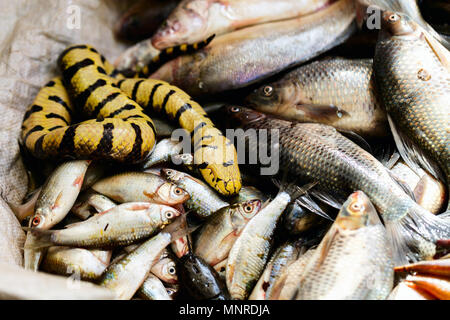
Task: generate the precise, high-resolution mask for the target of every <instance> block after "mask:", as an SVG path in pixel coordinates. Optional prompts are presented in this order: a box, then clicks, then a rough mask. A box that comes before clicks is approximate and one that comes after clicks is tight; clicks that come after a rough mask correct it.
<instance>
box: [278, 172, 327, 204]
mask: <svg viewBox="0 0 450 320" xmlns="http://www.w3.org/2000/svg"><path fill="white" fill-rule="evenodd" d="M286 176H287V170H286V171H284V173H283V180H282V182H281V183H280V182H279V180H277V179H272V182H273V184H274V185H276V186H277V187H278V188H279V189H280V190H279V191H278V193H281V192H286V193H288V194H289V195H290V197H291V199H292V200H294V199H297V198H298V197H300V196H302V195H304V194H306V193H307V192H308V191H309V190H310V189H312V188H314V186H315V185H316V184H317V183H318V181H314V182H310V183H307V184H305V185H303V186H301V187H300V186H297V185H296V184H294V183H287V182H286V180H287V178H286Z"/></svg>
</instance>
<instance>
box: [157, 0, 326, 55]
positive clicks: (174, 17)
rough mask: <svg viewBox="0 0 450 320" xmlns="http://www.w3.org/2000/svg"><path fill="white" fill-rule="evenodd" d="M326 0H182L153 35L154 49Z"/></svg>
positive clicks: (289, 14) (304, 10)
mask: <svg viewBox="0 0 450 320" xmlns="http://www.w3.org/2000/svg"><path fill="white" fill-rule="evenodd" d="M330 2H331V1H329V0H300V1H299V0H279V1H277V3H276V5H274V3H273V1H271V0H245V1H243V0H231V1H214V0H206V1H205V0H184V1H182V2H181V3H180V4H179V5H178V7H177V8H176V9H175V10H174V11H173V12H172V13H171V14H170V16H169V17H168V18H167V20H166V21H165V22H164V23H163V24H162V25H161V26H160V27H159V29H158V31H157V32H156V33H155V34H154V35H153V37H152V44H153V45H154V46H155V48H157V49H160V50H162V49H165V48H168V47H173V46H176V45H180V44H183V43H195V42H198V41H201V40H203V39H206V38H208V37H209V36H211V35H213V34H215V35H217V36H218V35H221V34H224V33H228V32H231V31H233V30H236V29H240V28H244V27H247V26H252V25H255V24H260V23H264V22H270V21H278V20H285V19H289V18H294V17H298V16H303V15H307V14H310V13H312V12H315V11H317V10H319V9H321V8H323V7H325V6H327V5H328V4H329V3H330Z"/></svg>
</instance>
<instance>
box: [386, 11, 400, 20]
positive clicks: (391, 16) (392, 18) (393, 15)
mask: <svg viewBox="0 0 450 320" xmlns="http://www.w3.org/2000/svg"><path fill="white" fill-rule="evenodd" d="M399 19H400V17H399V16H398V15H397V14H395V13H394V14H391V15H390V16H389V18H388V20H389V22H397V21H398V20H399Z"/></svg>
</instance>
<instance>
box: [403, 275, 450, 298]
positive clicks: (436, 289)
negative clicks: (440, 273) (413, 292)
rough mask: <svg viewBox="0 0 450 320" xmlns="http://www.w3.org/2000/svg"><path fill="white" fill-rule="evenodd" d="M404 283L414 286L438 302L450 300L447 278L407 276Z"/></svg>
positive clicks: (449, 287) (449, 283) (449, 286)
mask: <svg viewBox="0 0 450 320" xmlns="http://www.w3.org/2000/svg"><path fill="white" fill-rule="evenodd" d="M405 281H406V282H408V283H412V284H414V285H416V286H417V287H419V288H421V289H423V290H425V291H427V292H428V293H430V294H432V295H433V296H435V297H436V298H438V299H440V300H450V281H449V280H448V277H437V276H434V277H432V276H420V275H415V276H412V275H409V276H407V277H406V279H405Z"/></svg>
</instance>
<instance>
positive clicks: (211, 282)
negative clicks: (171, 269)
mask: <svg viewBox="0 0 450 320" xmlns="http://www.w3.org/2000/svg"><path fill="white" fill-rule="evenodd" d="M177 271H178V279H179V283H180V285H181V287H182V288H183V290H186V292H187V294H188V295H189V297H191V299H196V300H227V299H228V298H229V296H228V293H227V289H226V286H225V284H224V283H223V282H222V280H221V279H220V277H219V275H218V274H217V272H216V271H215V270H214V269H213V268H212V267H211V266H210V265H209V264H208V263H206V262H205V261H204V260H203V259H202V258H200V257H197V256H195V255H194V254H193V253H192V252H191V253H189V254H187V255H185V256H184V257H182V258H181V259H179V261H178V262H177Z"/></svg>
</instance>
